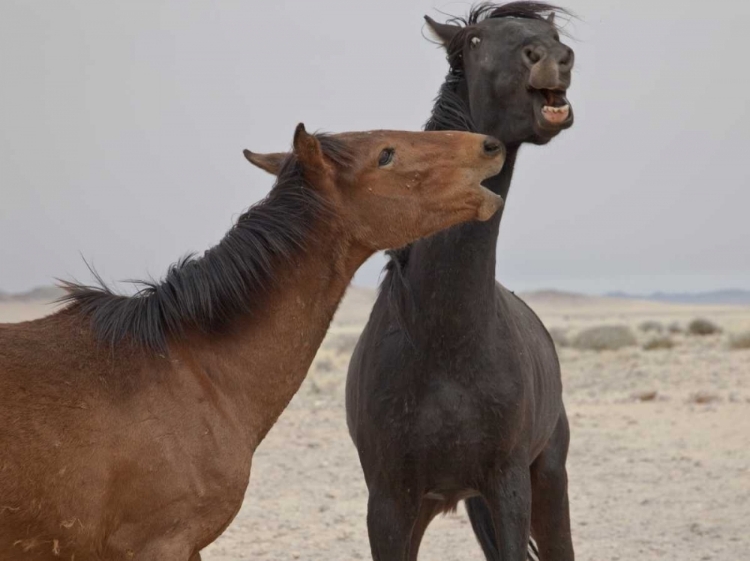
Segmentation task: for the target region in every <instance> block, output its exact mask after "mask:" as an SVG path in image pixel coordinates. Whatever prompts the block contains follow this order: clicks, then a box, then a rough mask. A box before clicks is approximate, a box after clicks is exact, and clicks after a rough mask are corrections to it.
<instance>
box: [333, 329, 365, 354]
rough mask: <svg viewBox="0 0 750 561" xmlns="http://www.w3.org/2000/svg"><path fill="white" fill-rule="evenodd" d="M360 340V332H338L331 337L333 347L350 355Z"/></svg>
mask: <svg viewBox="0 0 750 561" xmlns="http://www.w3.org/2000/svg"><path fill="white" fill-rule="evenodd" d="M357 341H359V333H338V334H336V335H335V336H334V337H332V339H331V348H332V349H334V350H335V351H336V352H338V353H341V354H345V355H350V354H352V352H353V351H354V347H356V346H357Z"/></svg>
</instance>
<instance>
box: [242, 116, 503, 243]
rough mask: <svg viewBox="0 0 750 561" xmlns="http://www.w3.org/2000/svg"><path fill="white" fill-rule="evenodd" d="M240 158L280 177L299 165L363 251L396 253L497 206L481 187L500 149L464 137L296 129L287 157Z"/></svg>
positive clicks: (494, 169) (499, 160) (498, 164)
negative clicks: (393, 250) (316, 132)
mask: <svg viewBox="0 0 750 561" xmlns="http://www.w3.org/2000/svg"><path fill="white" fill-rule="evenodd" d="M245 157H246V158H247V159H248V160H249V161H250V162H252V163H253V164H255V165H256V166H258V167H260V168H262V169H264V170H266V171H268V172H270V173H273V174H275V175H279V174H283V173H284V170H285V169H286V168H288V167H289V166H291V165H293V164H294V165H299V166H300V167H301V169H302V173H303V175H304V177H305V180H306V181H305V183H306V185H307V186H308V188H312V189H316V190H317V191H318V192H319V193H320V194H321V195H322V196H323V197H324V198H325V199H326V200H327V201H329V202H330V203H332V204H333V206H334V208H335V209H336V211H337V213H338V214H339V215H340V216H342V217H343V219H344V221H345V225H346V228H347V231H349V232H351V234H352V236H353V238H354V240H355V241H356V242H357V243H359V244H361V245H362V246H364V247H366V248H368V249H371V250H379V249H386V248H393V247H400V246H402V245H405V244H407V243H409V242H411V241H414V240H415V239H417V238H420V237H424V236H427V235H430V234H432V233H434V232H436V231H438V230H441V229H443V228H447V227H449V226H453V225H455V224H458V223H460V222H465V221H468V220H472V219H477V220H487V219H489V218H490V217H491V216H492V215H493V214H495V212H496V211H497V210H498V209H500V208H501V206H502V204H503V201H502V199H501V198H500V197H499V196H498V195H496V194H494V193H492V192H491V191H489V190H488V189H486V188H485V187H483V186H482V185H481V182H482V181H483V180H484V179H487V178H488V177H491V176H493V175H496V174H497V173H499V172H500V170H501V168H502V166H503V163H504V161H505V147H504V146H503V145H502V144H501V143H500V142H499V141H498V140H496V139H494V138H492V137H488V136H484V135H479V134H473V133H463V132H398V131H371V132H360V133H343V134H337V135H311V134H308V133H307V132H306V131H305V128H304V126H303V125H301V124H300V125H299V126H298V127H297V130H296V132H295V135H294V150H293V153H292V154H291V155H290V154H284V153H278V154H255V153H252V152H250V151H247V150H246V151H245Z"/></svg>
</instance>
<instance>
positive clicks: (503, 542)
mask: <svg viewBox="0 0 750 561" xmlns="http://www.w3.org/2000/svg"><path fill="white" fill-rule="evenodd" d="M481 491H482V495H483V496H484V499H485V500H486V501H487V506H488V508H489V510H490V513H491V515H492V521H493V525H494V530H495V544H496V545H497V553H498V557H497V559H498V561H526V558H527V548H528V546H529V533H530V526H531V477H530V474H529V465H528V462H523V461H517V462H513V463H512V464H506V465H504V466H503V468H502V470H500V471H499V473H497V474H496V475H495V476H494V478H493V480H491V481H490V482H488V484H487V485H486V486H485V487H484V488H483V489H482V490H481Z"/></svg>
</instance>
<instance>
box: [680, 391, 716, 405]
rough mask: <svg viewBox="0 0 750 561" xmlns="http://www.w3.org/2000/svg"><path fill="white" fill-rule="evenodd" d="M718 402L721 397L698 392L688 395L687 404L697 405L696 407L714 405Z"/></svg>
mask: <svg viewBox="0 0 750 561" xmlns="http://www.w3.org/2000/svg"><path fill="white" fill-rule="evenodd" d="M718 401H721V397H719V396H718V395H716V394H715V393H711V392H707V391H699V392H696V393H694V394H690V397H688V402H689V403H697V404H698V405H708V404H709V403H716V402H718Z"/></svg>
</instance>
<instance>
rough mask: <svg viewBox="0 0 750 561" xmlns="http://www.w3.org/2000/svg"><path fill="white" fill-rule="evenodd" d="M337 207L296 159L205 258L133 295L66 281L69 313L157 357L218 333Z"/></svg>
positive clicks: (185, 262)
mask: <svg viewBox="0 0 750 561" xmlns="http://www.w3.org/2000/svg"><path fill="white" fill-rule="evenodd" d="M316 137H317V138H318V140H319V141H320V144H321V146H322V148H323V152H324V153H325V154H326V156H328V157H329V158H331V159H332V160H333V161H335V162H336V163H337V164H339V165H341V166H348V165H350V164H351V160H352V156H351V154H350V153H349V152H348V151H347V149H346V147H345V146H344V145H343V144H342V143H341V142H340V141H338V140H336V139H335V138H333V137H331V136H328V135H316ZM330 213H331V208H330V206H329V205H328V204H327V203H326V201H325V200H324V199H323V198H321V197H320V196H319V195H318V194H317V192H316V191H315V189H314V188H313V187H312V186H311V185H309V184H308V183H307V181H306V179H305V177H304V175H303V172H302V167H301V166H300V164H299V162H298V161H297V158H296V157H295V156H294V155H293V154H292V155H290V156H289V157H287V159H286V161H285V162H284V164H283V166H282V169H281V171H280V173H279V175H278V179H277V181H276V184H275V185H274V187H273V189H272V190H271V191H270V193H269V194H268V195H267V196H266V198H265V199H263V200H262V201H260V202H258V203H257V204H255V205H253V206H252V207H250V208H249V209H248V210H247V211H246V212H244V213H243V214H242V215H241V216H240V217H239V219H238V220H237V223H236V224H235V225H234V226H233V227H232V228H231V229H230V230H229V232H227V234H226V235H225V236H224V238H223V239H222V240H221V241H220V242H219V244H218V245H216V246H215V247H213V248H211V249H209V250H208V251H206V252H205V253H204V254H203V256H202V257H196V256H195V255H194V254H191V255H188V256H186V257H184V258H182V259H181V260H179V261H178V262H177V263H175V264H174V265H172V266H171V267H170V268H169V270H168V272H167V274H166V276H165V277H164V279H163V280H161V281H158V282H156V281H151V282H149V281H136V284H137V285H138V286H139V287H140V290H139V291H138V292H137V293H136V294H135V295H134V296H124V295H120V294H116V293H114V292H113V291H112V290H111V289H110V288H109V287H108V286H107V285H106V284H105V283H104V281H103V280H102V279H101V277H100V276H99V275H97V274H96V272H94V271H92V272H93V274H94V276H95V278H96V281H97V285H96V286H85V285H81V284H76V283H73V282H66V281H62V282H61V286H62V287H63V288H64V289H65V290H66V291H67V294H66V295H65V296H64V297H63V298H62V299H61V302H63V303H66V304H68V306H67V308H66V310H67V311H68V312H72V313H76V314H78V315H80V316H82V317H85V318H88V319H89V320H90V323H91V327H92V329H93V332H94V334H95V336H96V338H97V339H98V340H99V341H101V342H105V343H109V344H111V345H113V346H114V345H116V344H118V343H121V342H124V341H128V340H129V341H130V342H132V343H135V344H136V345H138V346H140V347H141V348H144V349H146V350H149V351H152V352H164V351H166V350H167V344H168V340H169V339H170V338H179V337H181V336H182V335H183V334H184V333H185V332H186V331H187V330H188V329H197V330H199V331H201V332H204V333H213V332H217V331H219V330H221V329H222V328H224V327H226V326H227V324H228V323H229V322H231V321H232V320H234V319H235V318H236V317H237V316H239V315H240V314H246V313H252V312H253V311H254V310H257V309H258V307H259V306H260V305H262V304H263V303H264V302H265V301H266V299H267V294H268V289H269V288H271V287H272V286H273V284H274V283H275V282H276V280H277V273H278V271H279V267H280V266H282V265H283V264H284V263H287V262H289V261H290V260H291V259H293V258H294V257H295V256H296V255H298V254H299V253H300V252H301V251H304V249H305V247H306V246H307V244H308V243H309V242H310V241H311V239H312V238H313V237H314V235H315V231H314V230H315V224H316V223H317V221H318V220H319V219H320V218H325V217H326V215H330Z"/></svg>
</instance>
